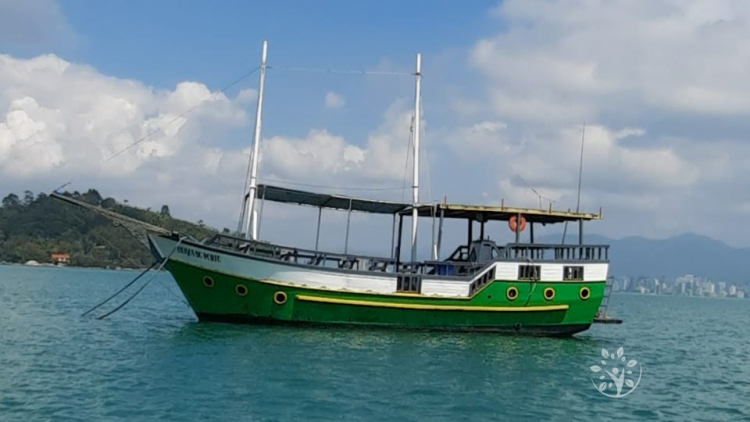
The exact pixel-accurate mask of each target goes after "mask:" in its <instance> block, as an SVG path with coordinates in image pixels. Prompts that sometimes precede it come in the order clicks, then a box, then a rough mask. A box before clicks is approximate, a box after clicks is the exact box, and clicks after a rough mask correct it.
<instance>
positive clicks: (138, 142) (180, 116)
mask: <svg viewBox="0 0 750 422" xmlns="http://www.w3.org/2000/svg"><path fill="white" fill-rule="evenodd" d="M258 69H260V66H258V67H256V68H255V69H253V70H252V71H250V72H248V73H246V74H244V75H242V76H240V77H239V78H237V79H235V80H234V81H233V82H231V83H230V84H228V85H226V86H225V87H224V88H221V89H220V90H219V91H216V92H214V93H213V94H211V95H210V96H209V97H208V99H206V100H203V101H201V102H200V103H198V104H196V105H195V106H193V107H191V108H189V109H188V110H187V111H183V112H182V113H180V115H178V116H177V117H175V118H174V119H172V120H170V121H169V122H167V123H166V124H165V125H163V126H161V127H158V128H156V129H154V130H152V131H151V132H148V133H147V134H146V135H145V136H143V137H141V138H140V139H138V140H137V141H135V142H133V143H132V144H130V145H129V146H127V147H126V148H124V149H122V150H120V151H118V152H116V153H115V154H113V155H112V156H110V157H109V158H107V159H106V160H104V163H106V162H109V161H111V160H112V159H113V158H115V157H117V156H119V155H120V154H122V153H124V152H125V151H127V150H129V149H130V148H133V147H134V146H136V145H138V144H140V143H141V142H143V141H145V140H146V139H148V138H150V137H151V135H153V134H155V133H157V132H160V131H161V130H163V129H164V128H166V127H167V126H169V125H171V124H172V123H174V122H176V121H177V120H179V119H180V118H182V117H184V116H185V115H186V114H190V113H191V112H192V111H193V110H195V109H197V108H198V107H200V106H202V105H203V103H204V102H205V101H207V100H209V99H212V98H213V97H214V96H215V95H217V94H223V93H224V91H226V90H228V89H229V88H231V87H233V86H235V85H237V84H238V83H240V82H241V81H242V80H243V79H245V78H247V77H249V76H251V75H252V74H254V73H255V72H257V71H258Z"/></svg>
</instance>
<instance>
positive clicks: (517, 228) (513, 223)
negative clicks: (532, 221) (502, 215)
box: [508, 215, 526, 233]
mask: <svg viewBox="0 0 750 422" xmlns="http://www.w3.org/2000/svg"><path fill="white" fill-rule="evenodd" d="M508 227H510V230H511V231H512V232H519V233H520V232H522V231H524V229H526V217H524V216H521V224H518V217H516V216H515V215H514V216H512V217H510V220H508Z"/></svg>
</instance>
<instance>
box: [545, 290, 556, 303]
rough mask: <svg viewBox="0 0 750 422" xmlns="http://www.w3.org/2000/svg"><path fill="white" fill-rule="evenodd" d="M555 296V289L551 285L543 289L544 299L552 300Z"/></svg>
mask: <svg viewBox="0 0 750 422" xmlns="http://www.w3.org/2000/svg"><path fill="white" fill-rule="evenodd" d="M554 298H555V289H553V288H552V287H547V288H546V289H544V299H545V300H552V299H554Z"/></svg>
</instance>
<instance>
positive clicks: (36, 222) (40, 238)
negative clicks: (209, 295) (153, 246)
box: [0, 189, 216, 268]
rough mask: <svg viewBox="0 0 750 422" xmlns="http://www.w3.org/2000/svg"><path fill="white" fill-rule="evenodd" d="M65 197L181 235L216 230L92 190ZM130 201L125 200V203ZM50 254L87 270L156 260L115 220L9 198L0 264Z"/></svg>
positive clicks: (2, 218)
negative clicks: (65, 257)
mask: <svg viewBox="0 0 750 422" xmlns="http://www.w3.org/2000/svg"><path fill="white" fill-rule="evenodd" d="M64 195H66V196H70V197H72V198H75V199H78V200H81V201H85V202H87V203H89V204H92V205H98V206H101V207H104V208H107V209H110V210H112V211H115V212H118V213H120V214H124V215H127V216H129V217H133V218H136V219H138V220H141V221H145V222H148V223H151V224H154V225H158V226H161V227H164V228H166V229H169V230H174V231H178V232H180V233H186V234H190V235H192V236H193V237H195V238H198V239H202V238H204V237H207V236H210V235H212V234H214V233H215V232H216V231H215V230H214V229H212V228H209V227H205V226H204V225H203V224H202V223H201V222H199V224H193V223H189V222H187V221H182V220H177V219H175V218H172V216H171V215H170V213H169V207H168V206H167V205H164V206H162V207H161V210H159V212H154V211H151V210H150V209H141V208H136V207H132V206H129V205H127V204H126V203H120V202H117V201H116V200H115V199H113V198H103V197H102V196H101V195H100V194H99V192H97V191H96V190H94V189H89V190H88V191H87V192H85V193H79V192H72V193H70V192H65V193H64ZM125 202H127V201H125ZM52 253H68V254H70V261H71V262H70V264H71V265H76V266H83V267H128V268H135V267H145V266H148V265H149V264H150V263H151V262H153V258H152V257H151V254H150V253H149V251H148V249H147V248H146V247H144V245H143V244H141V243H140V242H139V241H138V240H137V239H136V238H135V237H133V236H132V235H131V234H130V232H129V231H127V230H126V229H125V228H123V227H118V226H115V225H114V224H113V223H112V221H110V220H108V219H106V218H104V217H102V216H100V215H98V214H95V213H94V212H91V211H88V210H84V209H81V208H80V207H76V206H74V205H71V204H68V203H66V202H63V201H60V200H57V199H54V198H52V197H50V196H48V195H45V194H39V195H38V196H36V197H35V196H34V194H33V193H32V192H29V191H27V192H26V193H25V194H24V196H23V197H22V198H19V197H18V195H15V194H10V195H8V196H6V197H5V198H3V201H2V207H0V262H2V261H4V262H21V263H22V262H26V261H29V260H34V261H37V262H39V263H50V262H52V258H51V254H52Z"/></svg>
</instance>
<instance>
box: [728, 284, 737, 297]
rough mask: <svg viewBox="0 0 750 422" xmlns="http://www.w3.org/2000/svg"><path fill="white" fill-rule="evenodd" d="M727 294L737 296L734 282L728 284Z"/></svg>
mask: <svg viewBox="0 0 750 422" xmlns="http://www.w3.org/2000/svg"><path fill="white" fill-rule="evenodd" d="M729 296H737V286H735V285H734V284H732V285H731V286H729Z"/></svg>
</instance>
